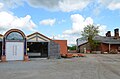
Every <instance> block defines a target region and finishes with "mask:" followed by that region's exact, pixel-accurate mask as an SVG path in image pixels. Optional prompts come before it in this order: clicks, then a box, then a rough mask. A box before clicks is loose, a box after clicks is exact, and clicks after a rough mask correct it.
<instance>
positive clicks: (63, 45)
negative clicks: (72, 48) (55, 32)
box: [53, 40, 68, 55]
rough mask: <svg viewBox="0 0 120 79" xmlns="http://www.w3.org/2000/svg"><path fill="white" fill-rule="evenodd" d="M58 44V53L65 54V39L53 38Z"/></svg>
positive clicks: (66, 51) (66, 50)
mask: <svg viewBox="0 0 120 79" xmlns="http://www.w3.org/2000/svg"><path fill="white" fill-rule="evenodd" d="M53 41H54V42H56V43H58V44H59V45H60V54H61V55H66V54H67V53H68V49H67V40H53Z"/></svg>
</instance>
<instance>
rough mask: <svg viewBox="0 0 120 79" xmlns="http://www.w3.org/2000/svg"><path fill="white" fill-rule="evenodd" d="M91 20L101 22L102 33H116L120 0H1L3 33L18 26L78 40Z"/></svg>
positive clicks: (0, 23) (118, 22)
mask: <svg viewBox="0 0 120 79" xmlns="http://www.w3.org/2000/svg"><path fill="white" fill-rule="evenodd" d="M88 24H94V25H99V26H100V27H99V30H100V35H105V33H106V32H107V31H108V30H110V31H111V32H112V35H113V34H114V33H113V32H114V29H115V28H120V0H0V30H1V31H0V33H2V34H4V33H5V32H6V31H7V30H9V29H12V28H17V29H21V30H22V31H23V32H24V33H25V34H26V35H28V34H31V33H34V32H36V31H37V32H40V33H41V34H44V35H45V36H47V37H49V38H53V37H54V39H61V40H62V39H64V40H68V44H76V39H77V38H79V37H81V34H80V33H81V31H82V30H83V28H84V27H85V26H86V25H88Z"/></svg>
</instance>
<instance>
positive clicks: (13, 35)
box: [6, 32, 24, 40]
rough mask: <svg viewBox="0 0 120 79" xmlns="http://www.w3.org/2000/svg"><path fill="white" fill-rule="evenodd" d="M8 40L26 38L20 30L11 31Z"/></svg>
mask: <svg viewBox="0 0 120 79" xmlns="http://www.w3.org/2000/svg"><path fill="white" fill-rule="evenodd" d="M6 40H24V38H23V36H22V35H21V34H20V33H18V32H11V33H10V34H9V35H8V36H7V37H6Z"/></svg>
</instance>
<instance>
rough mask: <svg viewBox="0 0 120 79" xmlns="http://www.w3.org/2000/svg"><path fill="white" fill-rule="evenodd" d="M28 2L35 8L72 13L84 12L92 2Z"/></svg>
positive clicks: (72, 0) (63, 0)
mask: <svg viewBox="0 0 120 79" xmlns="http://www.w3.org/2000/svg"><path fill="white" fill-rule="evenodd" d="M92 1H93V0H92ZM26 2H27V3H28V4H29V5H31V6H33V7H41V8H45V9H49V10H60V11H63V12H70V11H75V10H82V9H83V8H85V7H86V6H87V5H88V4H89V3H90V2H91V0H28V1H26Z"/></svg>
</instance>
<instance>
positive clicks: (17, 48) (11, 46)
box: [3, 29, 26, 61]
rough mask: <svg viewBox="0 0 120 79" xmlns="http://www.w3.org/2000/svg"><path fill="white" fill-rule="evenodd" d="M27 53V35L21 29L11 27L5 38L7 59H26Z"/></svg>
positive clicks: (4, 48)
mask: <svg viewBox="0 0 120 79" xmlns="http://www.w3.org/2000/svg"><path fill="white" fill-rule="evenodd" d="M25 54H26V37H25V35H24V33H23V32H22V31H21V30H18V29H11V30H9V31H7V32H6V33H5V35H4V38H3V55H5V56H6V60H7V61H9V60H24V55H25Z"/></svg>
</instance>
